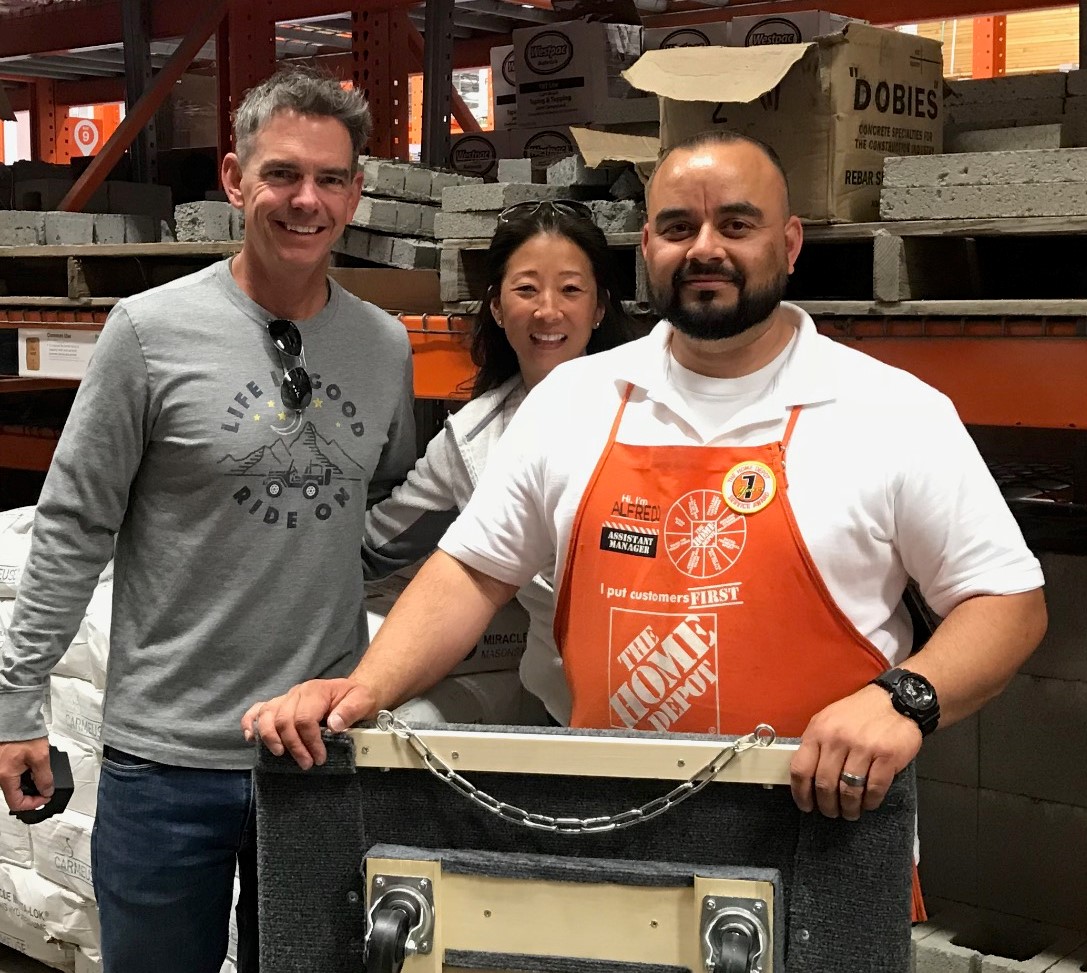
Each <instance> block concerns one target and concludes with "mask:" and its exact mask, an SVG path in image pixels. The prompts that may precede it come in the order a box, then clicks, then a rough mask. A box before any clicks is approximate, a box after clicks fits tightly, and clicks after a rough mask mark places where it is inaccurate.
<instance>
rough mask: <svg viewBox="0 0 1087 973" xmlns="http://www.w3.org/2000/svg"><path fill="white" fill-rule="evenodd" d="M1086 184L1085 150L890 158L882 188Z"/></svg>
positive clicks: (965, 153)
mask: <svg viewBox="0 0 1087 973" xmlns="http://www.w3.org/2000/svg"><path fill="white" fill-rule="evenodd" d="M1037 183H1087V149H1041V150H1022V151H1015V152H960V153H956V154H944V155H912V156H889V157H888V158H887V159H886V160H885V161H884V164H883V188H884V189H905V188H909V187H914V186H924V187H932V188H935V187H940V186H1005V185H1013V184H1014V185H1034V184H1037Z"/></svg>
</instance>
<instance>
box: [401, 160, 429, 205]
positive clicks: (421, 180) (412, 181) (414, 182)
mask: <svg viewBox="0 0 1087 973" xmlns="http://www.w3.org/2000/svg"><path fill="white" fill-rule="evenodd" d="M433 183H434V174H433V173H432V172H431V170H430V169H427V168H425V167H423V166H409V167H408V171H407V172H405V173H404V196H405V198H407V199H415V200H424V199H425V200H428V201H429V200H430V197H431V195H432V193H433V192H434V186H433Z"/></svg>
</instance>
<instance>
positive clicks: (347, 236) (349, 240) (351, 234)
mask: <svg viewBox="0 0 1087 973" xmlns="http://www.w3.org/2000/svg"><path fill="white" fill-rule="evenodd" d="M373 235H374V234H372V233H370V232H369V231H368V230H363V229H360V228H358V227H355V226H351V225H348V226H346V227H344V231H343V233H342V235H341V236H340V238H339V239H338V240H336V241H335V242H334V243H333V244H332V251H333V252H334V253H343V254H346V255H347V256H349V257H358V258H359V259H360V260H369V259H370V237H371V236H373Z"/></svg>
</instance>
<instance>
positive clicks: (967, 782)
mask: <svg viewBox="0 0 1087 973" xmlns="http://www.w3.org/2000/svg"><path fill="white" fill-rule="evenodd" d="M978 723H979V719H978V716H977V714H976V713H975V714H974V715H973V716H971V717H968V718H967V719H965V720H960V721H959V722H958V723H955V724H954V725H953V726H949V727H946V728H943V727H941V729H940V730H939V732H937V733H934V734H932V736H930V737H926V738H925V742H924V745H923V746H922V747H921V753H920V754H919V755H918V757H917V773H918V775H919V776H920V777H923V778H925V779H926V780H935V781H943V782H944V783H945V784H961V785H963V786H964V787H974V788H976V787H977V786H978Z"/></svg>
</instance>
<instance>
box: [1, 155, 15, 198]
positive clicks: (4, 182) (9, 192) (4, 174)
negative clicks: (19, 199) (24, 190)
mask: <svg viewBox="0 0 1087 973" xmlns="http://www.w3.org/2000/svg"><path fill="white" fill-rule="evenodd" d="M14 196H15V174H14V173H13V172H12V171H11V166H6V165H4V164H3V163H2V162H0V209H11V204H12V203H13V202H14V201H15V200H14Z"/></svg>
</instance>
